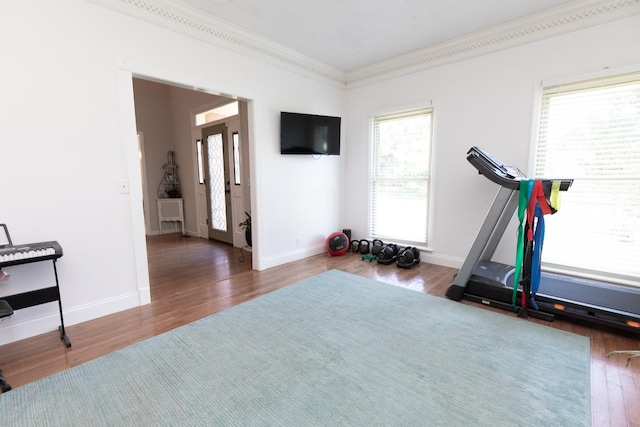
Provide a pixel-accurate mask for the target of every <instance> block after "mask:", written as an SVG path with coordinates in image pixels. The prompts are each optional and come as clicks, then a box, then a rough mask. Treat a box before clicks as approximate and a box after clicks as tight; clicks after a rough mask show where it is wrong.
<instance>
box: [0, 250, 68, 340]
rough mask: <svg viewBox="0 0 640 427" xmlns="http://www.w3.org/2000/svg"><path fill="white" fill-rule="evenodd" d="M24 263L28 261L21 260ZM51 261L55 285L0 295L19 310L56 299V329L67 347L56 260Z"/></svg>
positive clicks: (13, 307) (14, 308) (36, 260)
mask: <svg viewBox="0 0 640 427" xmlns="http://www.w3.org/2000/svg"><path fill="white" fill-rule="evenodd" d="M23 261H24V263H28V262H30V261H27V260H23ZM38 261H41V260H38V259H35V260H33V261H32V262H38ZM51 261H52V262H53V275H54V277H55V279H56V285H55V286H51V287H48V288H42V289H36V290H34V291H29V292H23V293H20V294H13V295H5V296H3V297H2V299H3V300H5V301H6V302H7V303H9V305H10V306H11V308H12V309H13V310H20V309H22V308H27V307H33V306H34V305H39V304H46V303H48V302H53V301H58V311H59V312H60V326H59V327H58V331H59V332H60V339H61V340H63V341H64V344H65V346H66V347H67V348H69V347H71V341H70V340H69V337H68V336H67V332H66V331H65V329H64V317H63V315H62V301H61V299H60V284H59V282H58V269H57V268H56V260H55V259H52V260H51Z"/></svg>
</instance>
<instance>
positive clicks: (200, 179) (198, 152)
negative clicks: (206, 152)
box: [196, 139, 204, 184]
mask: <svg viewBox="0 0 640 427" xmlns="http://www.w3.org/2000/svg"><path fill="white" fill-rule="evenodd" d="M202 156H203V154H202V140H201V139H197V140H196V160H197V162H198V184H204V157H202Z"/></svg>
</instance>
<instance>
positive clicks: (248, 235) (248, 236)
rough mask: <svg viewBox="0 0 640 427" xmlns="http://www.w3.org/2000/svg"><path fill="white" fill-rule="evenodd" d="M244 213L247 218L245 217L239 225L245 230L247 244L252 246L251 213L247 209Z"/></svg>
mask: <svg viewBox="0 0 640 427" xmlns="http://www.w3.org/2000/svg"><path fill="white" fill-rule="evenodd" d="M244 214H245V215H246V216H247V219H245V220H244V221H242V222H241V223H240V224H238V225H239V227H240V228H241V229H242V230H244V238H245V239H246V240H247V245H249V247H251V243H252V242H251V214H250V213H249V212H246V211H245V213H244Z"/></svg>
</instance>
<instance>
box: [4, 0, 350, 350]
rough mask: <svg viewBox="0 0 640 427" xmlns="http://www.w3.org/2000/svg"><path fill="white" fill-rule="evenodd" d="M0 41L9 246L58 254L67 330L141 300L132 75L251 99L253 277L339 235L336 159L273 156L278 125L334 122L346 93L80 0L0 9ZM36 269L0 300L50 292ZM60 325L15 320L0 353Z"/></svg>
mask: <svg viewBox="0 0 640 427" xmlns="http://www.w3.org/2000/svg"><path fill="white" fill-rule="evenodd" d="M0 39H2V40H4V41H6V42H3V43H0V57H2V58H3V66H2V67H0V77H1V79H0V91H1V93H2V99H3V101H2V102H1V103H0V117H2V123H3V124H2V126H0V147H1V151H0V152H1V159H2V167H0V179H1V182H3V191H2V200H1V201H0V222H3V223H7V224H8V226H9V229H10V231H11V233H12V237H13V240H14V242H15V243H28V242H38V241H46V240H58V241H59V242H60V244H61V245H62V247H63V249H64V256H63V257H62V258H61V259H60V261H59V262H58V272H59V276H60V280H61V292H62V300H63V307H64V311H65V320H66V323H67V325H71V324H74V323H78V322H82V321H85V320H88V319H91V318H95V317H99V316H102V315H105V314H109V313H112V312H116V311H119V310H122V309H126V308H130V307H134V306H136V305H139V304H141V303H145V302H148V300H149V290H148V286H149V285H148V274H147V271H146V249H145V247H144V226H143V217H142V202H141V200H142V199H141V197H142V196H141V188H140V178H139V176H136V175H137V174H138V173H139V169H138V160H137V149H136V136H135V133H136V129H135V117H134V107H133V105H134V104H133V87H132V83H131V75H132V73H133V74H139V75H145V76H152V77H156V78H158V79H160V80H163V81H168V82H172V83H177V84H180V85H183V86H185V87H198V88H202V89H205V90H208V91H211V93H215V92H216V91H221V92H225V93H228V94H232V95H238V96H240V97H242V98H245V99H249V100H252V101H251V102H250V104H249V129H248V131H249V136H250V139H251V144H252V145H251V151H252V152H251V153H250V157H251V161H252V168H253V169H252V174H251V175H252V193H253V196H252V197H253V200H252V204H251V205H252V211H253V212H252V213H253V223H254V227H255V228H256V230H255V232H254V251H253V254H254V266H255V267H256V268H259V269H262V268H267V267H269V266H271V265H275V264H278V263H281V262H286V261H290V260H294V259H299V258H301V257H304V256H306V255H308V254H309V253H318V251H322V247H323V244H324V238H325V236H326V235H328V234H329V233H330V232H332V231H334V230H336V229H338V228H339V227H340V224H339V203H338V201H339V193H340V189H341V186H342V181H341V179H340V173H341V170H342V162H343V161H344V157H343V156H341V157H332V158H322V159H319V160H313V159H311V158H300V157H297V158H293V157H284V156H281V155H280V154H279V124H278V123H279V112H280V111H281V110H293V111H301V112H309V113H318V114H328V115H339V116H342V115H344V114H343V113H344V111H343V108H344V93H343V92H342V91H340V90H338V89H336V88H333V87H331V86H328V85H325V84H322V83H318V82H316V81H313V80H309V79H307V78H305V77H300V76H297V75H295V74H292V73H290V72H287V71H284V70H281V69H279V68H275V67H273V66H269V65H265V64H262V63H260V62H257V61H255V60H253V59H249V58H246V57H243V56H240V55H237V54H235V53H232V52H230V51H226V50H223V49H219V48H215V47H213V46H211V45H208V44H205V43H203V42H200V41H198V40H194V39H191V38H188V37H185V36H182V35H178V34H176V33H173V32H171V31H168V30H164V29H161V28H159V27H156V26H153V25H151V24H147V23H145V22H142V21H138V20H136V19H133V18H130V17H127V16H125V15H122V14H119V13H117V12H114V11H112V10H110V9H106V8H102V7H100V6H97V5H95V4H92V3H88V2H85V1H82V0H56V1H48V0H25V1H20V2H8V3H6V4H3V6H2V14H0ZM9 41H10V42H9ZM122 179H126V180H128V181H129V183H130V188H131V193H130V194H121V193H120V192H119V183H120V180H122ZM296 241H297V242H299V245H298V246H296ZM41 264H43V265H39V264H34V265H33V266H18V267H10V268H7V270H8V272H9V273H10V274H11V275H12V277H11V280H10V283H9V284H3V285H1V288H0V295H6V294H7V293H12V292H21V291H22V290H26V289H28V288H30V287H31V286H37V285H39V284H42V283H45V282H47V278H48V277H47V273H48V272H49V270H50V268H51V267H50V265H46V264H44V263H41ZM49 283H50V282H49ZM58 324H59V323H58V317H57V307H56V305H55V304H46V305H43V306H39V307H34V308H29V309H25V310H19V311H17V312H16V313H15V315H14V316H12V317H10V318H8V319H6V320H5V321H3V322H2V324H1V328H2V331H1V332H0V343H6V342H10V341H14V340H17V339H21V338H24V337H27V336H32V335H35V334H38V333H42V332H46V331H52V330H54V329H56V328H57V326H58ZM70 338H71V341H72V342H73V340H74V337H73V336H71V337H70Z"/></svg>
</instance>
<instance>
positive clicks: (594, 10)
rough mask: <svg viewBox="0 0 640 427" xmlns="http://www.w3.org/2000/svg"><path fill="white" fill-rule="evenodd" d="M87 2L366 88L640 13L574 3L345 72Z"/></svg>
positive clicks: (225, 31)
mask: <svg viewBox="0 0 640 427" xmlns="http://www.w3.org/2000/svg"><path fill="white" fill-rule="evenodd" d="M87 1H89V2H91V3H95V4H99V5H102V6H105V7H107V8H110V9H113V10H116V11H119V12H122V13H124V14H127V15H129V16H132V17H135V18H138V19H141V20H144V21H147V22H150V23H152V24H155V25H159V26H161V27H164V28H167V29H170V30H172V31H176V32H179V33H181V34H184V35H187V36H190V37H193V38H196V39H199V40H201V41H204V42H207V43H210V44H212V45H216V46H220V47H223V48H225V49H229V50H231V51H234V52H237V53H240V54H242V55H245V56H249V57H251V58H254V59H257V60H260V61H263V62H267V63H269V64H272V65H275V66H278V67H281V68H285V69H288V70H290V71H293V72H296V73H299V74H303V75H305V76H308V77H310V78H315V79H318V80H322V81H324V82H326V83H329V84H331V85H333V86H336V87H341V88H351V87H358V86H363V85H367V84H370V83H374V82H377V81H382V80H387V79H390V78H394V77H398V76H402V75H407V74H411V73H415V72H418V71H423V70H426V69H429V68H434V67H438V66H442V65H445V64H448V63H453V62H457V61H461V60H464V59H468V58H473V57H476V56H480V55H484V54H487V53H491V52H496V51H499V50H502V49H507V48H510V47H514V46H517V45H522V44H526V43H531V42H533V41H537V40H542V39H544V38H548V37H552V36H555V35H559V34H562V33H567V32H571V31H576V30H580V29H584V28H587V27H590V26H594V25H598V24H602V23H606V22H611V21H614V20H616V19H621V18H624V17H628V16H633V15H638V14H640V0H576V1H573V2H570V3H568V4H565V5H562V6H559V7H556V8H552V9H550V10H547V11H544V12H542V13H538V14H533V15H529V16H527V17H525V18H522V19H517V20H513V21H510V22H508V23H505V24H501V25H498V26H495V27H491V28H488V29H485V30H482V31H478V32H475V33H472V34H469V35H466V36H463V37H459V38H456V39H453V40H449V41H447V42H443V43H439V44H436V45H433V46H429V47H426V48H424V49H420V50H417V51H414V52H411V53H408V54H405V55H401V56H397V57H395V58H391V59H388V60H385V61H381V62H378V63H376V64H372V65H370V66H366V67H362V68H358V69H356V70H353V71H349V72H345V71H342V70H340V69H338V68H335V67H332V66H330V65H328V64H325V63H323V62H321V61H318V60H316V59H314V58H311V57H309V56H305V55H303V54H301V53H299V52H296V51H294V50H292V49H288V48H286V47H283V46H281V45H279V44H277V43H274V42H272V41H270V40H268V39H266V38H263V37H260V36H257V35H256V34H253V33H250V32H248V31H246V30H244V29H242V28H240V27H238V26H235V25H233V24H231V23H229V22H227V21H223V20H221V19H219V18H217V17H215V16H212V15H207V14H203V13H202V12H201V11H199V10H197V9H195V8H192V7H190V6H188V5H186V4H184V3H181V2H175V1H174V2H170V1H169V0H87Z"/></svg>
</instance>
